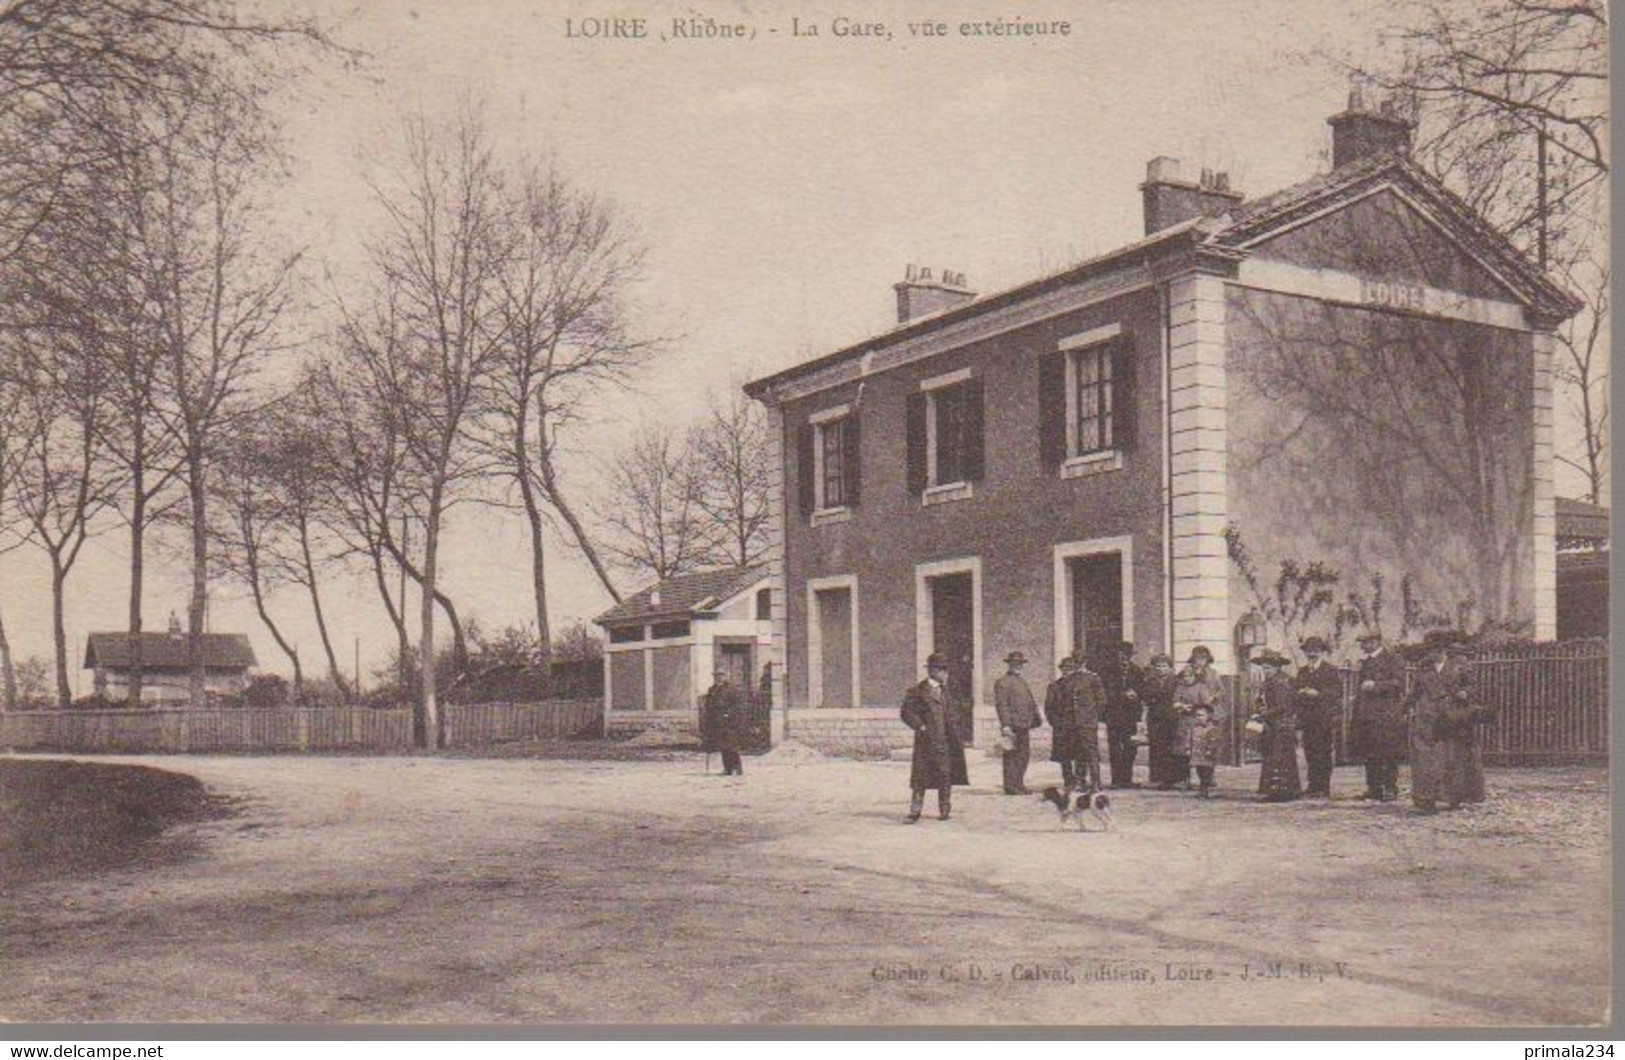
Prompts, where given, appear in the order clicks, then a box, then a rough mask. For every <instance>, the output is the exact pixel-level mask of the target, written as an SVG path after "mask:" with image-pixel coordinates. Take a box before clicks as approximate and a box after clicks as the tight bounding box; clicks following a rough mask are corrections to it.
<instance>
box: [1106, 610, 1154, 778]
mask: <svg viewBox="0 0 1625 1060" xmlns="http://www.w3.org/2000/svg"><path fill="white" fill-rule="evenodd" d="M1142 680H1143V676H1142V675H1141V673H1140V668H1139V667H1138V666H1135V665H1134V645H1133V644H1131V643H1129V642H1128V641H1126V640H1125V641H1123V642H1122V643H1121V644H1117V645H1112V646H1110V647H1108V648H1107V649H1106V650H1105V651H1104V652H1102V653H1101V667H1100V683H1101V685H1102V687H1103V688H1104V689H1105V692H1106V706H1105V710H1104V712H1103V713H1104V714H1105V719H1106V748H1107V754H1108V755H1109V757H1110V760H1111V766H1112V771H1111V782H1112V787H1114V788H1133V787H1138V786H1139V785H1137V784H1135V783H1134V759H1135V758H1137V757H1139V751H1140V748H1139V746H1138V745H1136V744H1135V742H1134V734H1135V732H1136V730H1138V729H1139V726H1140V718H1141V717H1142V715H1143V713H1144V708H1143V707H1142V705H1141V703H1140V684H1141V681H1142Z"/></svg>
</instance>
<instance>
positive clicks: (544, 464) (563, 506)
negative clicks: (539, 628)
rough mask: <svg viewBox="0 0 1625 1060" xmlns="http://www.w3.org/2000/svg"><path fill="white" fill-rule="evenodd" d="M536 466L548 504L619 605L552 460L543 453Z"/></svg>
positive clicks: (618, 594)
mask: <svg viewBox="0 0 1625 1060" xmlns="http://www.w3.org/2000/svg"><path fill="white" fill-rule="evenodd" d="M538 464H539V469H538V470H539V471H540V472H541V476H542V488H543V489H544V490H545V491H546V492H547V499H548V502H549V503H551V504H552V505H553V507H554V508H555V509H557V511H558V513H559V514H560V515H562V516H564V521H565V522H566V523H568V524H569V525H570V533H572V534H574V535H575V539H576V544H577V545H579V546H580V547H581V551H582V552H583V553H584V554H585V555H586V557H587V562H588V563H590V564H592V569H593V573H594V574H597V575H598V580H599V582H600V583H602V584H603V586H604V591H605V592H607V593H609V597H610V599H611V600H614V601H615V602H616V603H620V602H621V594H620V592H619V591H618V590H617V589H616V588H615V583H614V582H612V581H610V580H609V571H608V570H606V569H605V568H604V564H603V561H602V560H600V559H599V558H598V550H597V549H596V548H593V546H592V539H591V538H589V537H588V536H587V530H586V527H584V526H582V525H581V520H580V519H577V518H576V514H575V512H574V510H572V509H571V507H570V504H569V502H568V501H566V500H565V499H564V493H563V491H562V490H561V489H560V488H559V483H558V479H557V478H555V477H554V475H553V464H552V459H551V458H550V457H549V456H547V455H546V454H545V453H544V454H543V455H542V457H541V459H540V460H539V461H538Z"/></svg>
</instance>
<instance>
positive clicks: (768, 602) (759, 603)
mask: <svg viewBox="0 0 1625 1060" xmlns="http://www.w3.org/2000/svg"><path fill="white" fill-rule="evenodd" d="M772 617H773V590H772V589H758V590H756V621H758V622H766V621H768V620H769V619H771V618H772Z"/></svg>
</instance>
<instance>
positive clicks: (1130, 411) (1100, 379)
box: [1038, 324, 1135, 473]
mask: <svg viewBox="0 0 1625 1060" xmlns="http://www.w3.org/2000/svg"><path fill="white" fill-rule="evenodd" d="M1038 386H1039V394H1038V411H1039V436H1040V443H1041V444H1040V448H1041V451H1042V455H1043V458H1044V463H1045V464H1047V465H1049V466H1052V467H1056V466H1058V467H1061V468H1062V470H1063V471H1065V472H1067V473H1071V472H1074V471H1076V472H1079V473H1089V472H1090V471H1095V470H1103V469H1105V470H1109V469H1110V468H1114V467H1121V466H1122V457H1121V454H1122V453H1123V452H1124V451H1125V450H1127V449H1130V448H1132V446H1133V443H1134V434H1135V426H1134V344H1133V342H1132V341H1131V339H1130V336H1129V335H1128V334H1126V333H1125V332H1124V331H1123V330H1122V328H1121V326H1119V325H1117V324H1108V325H1106V326H1105V327H1101V328H1095V329H1094V330H1092V331H1087V332H1084V333H1082V334H1080V335H1073V336H1070V337H1068V338H1065V339H1062V340H1061V342H1060V349H1059V351H1058V352H1057V353H1054V354H1046V355H1044V356H1042V357H1041V358H1040V359H1039V372H1038Z"/></svg>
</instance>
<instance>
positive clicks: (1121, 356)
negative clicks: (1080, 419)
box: [1112, 335, 1136, 449]
mask: <svg viewBox="0 0 1625 1060" xmlns="http://www.w3.org/2000/svg"><path fill="white" fill-rule="evenodd" d="M1134 361H1135V357H1134V340H1133V339H1132V338H1131V337H1130V336H1128V335H1123V336H1121V337H1119V338H1118V340H1117V341H1116V342H1115V343H1113V344H1112V444H1113V446H1114V447H1116V448H1118V449H1133V448H1134V441H1135V433H1136V424H1135V415H1134V412H1135V409H1134V402H1135V395H1134Z"/></svg>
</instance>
